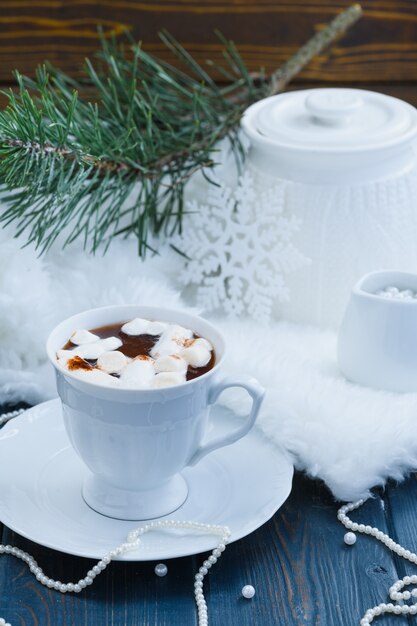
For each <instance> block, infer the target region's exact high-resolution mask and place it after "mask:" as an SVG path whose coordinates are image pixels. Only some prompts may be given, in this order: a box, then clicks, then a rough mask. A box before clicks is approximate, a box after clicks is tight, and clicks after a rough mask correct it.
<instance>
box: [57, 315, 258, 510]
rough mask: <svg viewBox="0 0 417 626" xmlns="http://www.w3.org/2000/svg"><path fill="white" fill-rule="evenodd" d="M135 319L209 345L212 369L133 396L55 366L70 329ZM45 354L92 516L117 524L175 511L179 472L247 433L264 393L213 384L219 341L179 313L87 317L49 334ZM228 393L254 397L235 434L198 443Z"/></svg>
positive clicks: (197, 320) (204, 325)
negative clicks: (83, 470)
mask: <svg viewBox="0 0 417 626" xmlns="http://www.w3.org/2000/svg"><path fill="white" fill-rule="evenodd" d="M135 317H142V318H145V319H150V320H160V321H163V322H171V323H176V324H181V325H182V326H185V327H186V328H190V329H191V330H193V331H194V332H195V333H197V334H198V335H200V336H202V337H204V338H206V339H208V340H209V341H210V342H211V343H212V344H213V346H214V350H215V354H216V363H215V366H214V367H213V368H212V369H211V370H210V371H209V372H207V373H206V374H203V375H202V376H200V377H198V378H195V379H193V380H190V381H187V382H185V383H183V384H180V385H176V386H173V387H166V388H162V389H140V390H137V389H120V388H112V387H104V386H101V385H97V384H94V383H90V382H85V381H84V380H79V379H77V378H75V377H74V375H73V374H72V373H71V372H69V371H68V370H66V369H64V368H63V367H62V366H60V365H59V363H58V361H57V359H56V351H57V350H59V349H60V348H62V347H63V346H64V344H65V343H66V342H67V340H68V338H69V337H70V335H71V334H72V332H73V331H74V330H75V329H77V328H87V329H91V328H97V327H100V326H106V325H108V324H115V323H117V322H122V321H127V320H130V319H133V318H135ZM47 352H48V356H49V359H50V360H51V362H52V364H53V366H54V368H55V371H56V377H57V388H58V393H59V395H60V397H61V401H62V407H63V415H64V423H65V427H66V430H67V433H68V436H69V439H70V441H71V443H72V445H73V447H74V448H75V450H76V451H77V453H78V455H79V456H80V457H81V459H82V460H83V461H84V463H85V465H86V466H87V467H88V468H89V470H90V472H91V473H90V475H89V476H88V478H87V479H86V481H85V482H84V485H83V497H84V499H85V501H86V502H87V504H88V505H89V506H90V507H91V508H93V509H94V510H96V511H98V512H99V513H102V514H104V515H107V516H109V517H114V518H117V519H124V520H142V519H151V518H155V517H160V516H162V515H166V514H168V513H171V512H172V511H175V510H176V509H177V508H178V507H180V506H181V504H182V503H183V502H184V501H185V499H186V498H187V493H188V487H187V484H186V482H185V480H184V478H183V477H182V475H181V473H180V472H181V470H183V469H184V468H185V467H186V466H189V465H195V464H196V463H198V462H199V461H200V460H201V459H202V458H203V457H204V456H206V454H209V453H210V452H212V451H213V450H216V449H217V448H221V447H223V446H228V445H230V444H232V443H234V442H235V441H237V440H238V439H240V438H241V437H243V436H244V435H246V433H248V432H249V430H250V429H251V428H252V426H253V425H254V423H255V420H256V418H257V415H258V413H259V409H260V406H261V403H262V399H263V396H264V393H265V392H264V389H263V388H262V387H261V386H260V385H259V383H257V382H256V381H255V380H254V379H247V380H242V379H238V380H234V379H230V378H226V379H224V380H219V376H218V375H219V369H220V367H221V364H222V362H223V357H224V352H225V343H224V339H223V337H222V335H221V334H220V333H219V331H218V330H217V329H216V328H215V327H214V326H212V325H211V324H210V323H209V322H207V321H206V320H204V319H202V318H201V317H196V316H192V315H188V314H186V313H182V312H180V311H171V310H167V309H160V308H157V307H144V306H136V305H126V306H110V307H105V308H100V309H93V310H90V311H85V312H83V313H79V314H78V315H74V316H73V317H70V318H69V319H67V320H65V321H63V322H61V324H59V325H58V326H57V327H56V328H55V329H54V330H53V331H52V333H51V334H50V336H49V338H48V341H47ZM228 387H242V388H243V389H246V391H247V392H248V393H249V395H250V396H251V398H252V408H251V411H250V413H249V415H248V416H247V418H246V420H245V421H244V422H243V424H241V425H240V426H239V427H238V428H236V430H234V431H232V432H231V433H228V434H226V435H223V436H217V437H216V436H214V437H213V438H212V439H211V440H210V441H209V442H208V443H206V444H205V445H201V442H202V440H203V437H204V435H205V433H206V430H207V423H208V414H209V406H210V405H211V404H213V403H214V402H215V401H216V400H217V398H218V396H219V395H220V394H221V392H222V391H223V390H224V389H227V388H228Z"/></svg>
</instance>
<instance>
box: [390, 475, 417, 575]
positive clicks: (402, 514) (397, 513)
mask: <svg viewBox="0 0 417 626" xmlns="http://www.w3.org/2000/svg"><path fill="white" fill-rule="evenodd" d="M416 489H417V475H416V474H413V475H412V476H411V477H410V478H409V479H408V480H407V481H405V482H403V483H400V484H399V485H395V484H391V485H390V486H389V487H388V488H387V495H386V498H385V500H386V514H387V519H388V524H389V530H390V536H391V537H392V538H393V539H394V540H395V541H396V542H398V543H400V544H401V545H402V546H403V547H404V548H406V549H407V550H411V551H412V552H417V532H416V530H417V525H416V519H417V515H416V511H417V500H416ZM394 558H395V561H396V566H397V570H398V572H399V577H401V578H402V577H403V576H406V575H410V574H415V573H416V567H415V565H412V564H411V563H410V562H409V561H406V560H405V559H403V558H401V557H398V556H395V557H394Z"/></svg>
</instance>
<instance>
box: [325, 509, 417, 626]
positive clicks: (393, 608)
mask: <svg viewBox="0 0 417 626" xmlns="http://www.w3.org/2000/svg"><path fill="white" fill-rule="evenodd" d="M364 502H365V500H357V501H356V502H350V503H349V504H345V505H344V506H342V507H341V508H340V509H339V510H338V512H337V519H338V520H339V521H340V522H341V523H342V524H343V526H344V527H345V528H347V529H348V530H350V531H352V532H358V533H364V534H366V535H371V536H372V537H375V539H377V540H378V541H380V542H381V543H383V544H384V545H386V546H387V548H388V549H389V550H391V551H392V552H395V554H398V556H401V557H403V558H404V559H407V560H408V561H410V562H411V563H415V564H416V565H417V554H415V553H414V552H411V551H410V550H406V549H405V548H403V546H401V545H400V544H399V543H396V542H395V541H394V540H393V539H391V537H390V536H389V535H387V534H386V533H384V532H382V531H381V530H379V529H378V528H376V527H375V526H368V525H365V524H357V523H356V522H353V521H352V520H351V519H350V518H349V517H348V515H347V513H350V512H351V511H354V510H355V509H358V508H359V507H360V506H362V505H363V504H364ZM407 585H417V576H416V575H414V576H404V578H401V579H400V580H397V581H396V582H395V583H394V584H393V585H391V587H390V588H389V597H390V598H391V600H393V601H394V602H403V601H404V600H410V598H417V588H415V589H412V590H411V591H402V589H404V587H405V586H407ZM385 613H394V614H395V615H417V604H413V605H408V604H393V603H392V602H389V603H385V602H381V603H380V604H378V605H376V606H374V607H372V608H371V609H368V610H367V611H366V613H365V615H364V616H363V618H362V619H361V620H360V622H359V624H360V626H369V624H371V623H372V622H373V620H374V618H375V617H377V616H378V615H384V614H385Z"/></svg>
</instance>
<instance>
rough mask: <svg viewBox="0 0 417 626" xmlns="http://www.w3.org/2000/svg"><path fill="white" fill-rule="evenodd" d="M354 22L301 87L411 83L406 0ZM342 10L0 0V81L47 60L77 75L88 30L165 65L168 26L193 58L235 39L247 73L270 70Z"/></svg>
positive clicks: (273, 4) (414, 19) (414, 21)
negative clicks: (135, 46) (126, 35)
mask: <svg viewBox="0 0 417 626" xmlns="http://www.w3.org/2000/svg"><path fill="white" fill-rule="evenodd" d="M362 5H363V8H364V12H365V13H364V17H363V19H362V20H361V21H360V22H359V23H358V24H357V25H356V26H355V27H354V28H353V29H352V30H351V31H350V32H349V33H347V35H346V36H345V37H343V38H342V39H341V40H340V42H339V43H338V44H337V45H335V46H334V47H333V48H332V50H331V52H329V53H326V54H323V55H321V56H320V57H318V58H316V59H314V60H313V61H312V63H311V64H310V65H309V67H308V68H306V69H305V70H304V72H303V73H302V75H301V78H302V79H304V80H314V81H316V80H320V81H325V82H334V81H342V82H345V81H347V82H352V81H358V82H361V83H363V82H367V83H369V82H382V81H389V82H393V83H398V82H401V81H410V80H412V81H416V80H417V78H416V77H417V71H416V70H417V4H416V2H415V0H402V1H398V2H397V1H394V0H391V1H389V0H364V1H363V2H362ZM345 7H346V2H345V1H340V2H339V1H338V2H330V1H327V2H323V1H318V0H294V1H290V0H287V1H279V2H278V0H262V1H261V2H254V1H253V0H235V1H234V2H227V1H226V0H223V1H221V0H203V1H201V2H200V1H197V0H165V1H164V2H162V3H155V2H151V1H150V0H142V1H139V2H137V1H134V0H120V1H118V2H117V1H116V0H72V1H71V2H65V3H64V2H61V1H60V0H35V1H32V0H1V1H0V41H1V46H0V83H5V82H9V81H10V75H11V71H12V70H13V69H14V68H18V69H19V70H20V71H22V72H23V73H26V74H31V75H32V74H33V72H34V68H35V67H36V65H37V64H39V63H41V62H43V61H44V60H45V59H48V60H49V61H51V62H52V63H54V64H56V65H57V66H59V67H61V68H62V69H63V70H65V71H67V72H69V73H71V74H73V75H76V76H79V75H80V67H81V65H82V63H83V59H84V57H85V56H91V55H92V54H94V52H95V50H96V49H97V47H98V40H97V30H96V26H97V24H101V25H102V27H103V29H104V32H105V33H106V35H107V36H108V35H110V33H111V32H112V31H113V32H115V33H119V34H120V33H121V32H122V31H123V30H124V29H125V28H127V29H128V30H130V32H131V33H132V35H133V36H134V37H135V38H136V39H138V40H139V39H141V40H143V42H144V44H145V48H146V50H148V51H150V52H154V53H155V54H157V55H158V56H161V57H162V58H164V59H168V60H172V57H171V55H170V54H169V53H168V52H167V51H166V49H165V48H164V46H163V45H162V44H161V43H160V41H159V40H158V37H157V31H158V30H160V29H162V28H167V29H168V30H169V31H170V32H171V33H172V34H173V35H174V36H175V37H177V38H178V39H179V40H180V41H181V42H182V43H183V44H184V45H185V46H186V47H187V48H188V49H189V50H190V52H191V53H192V54H193V55H194V56H195V58H196V60H198V61H200V62H203V61H204V60H205V59H206V58H212V59H213V60H214V61H218V62H221V48H220V45H219V43H218V41H217V40H216V38H215V37H214V35H213V33H214V30H215V29H220V30H221V31H222V32H223V33H224V35H225V36H226V37H228V38H231V39H234V40H235V42H236V44H237V45H238V47H239V49H240V50H241V52H242V55H243V57H244V59H245V61H246V63H247V64H248V67H249V68H250V70H252V71H257V70H258V69H259V67H261V66H264V67H265V68H266V70H267V71H268V72H270V71H272V70H273V69H274V68H276V67H277V66H279V65H280V64H281V63H282V62H283V61H284V60H285V59H287V58H288V57H289V56H290V55H291V54H292V53H293V52H294V51H295V50H296V49H297V47H299V46H300V45H301V44H302V43H304V42H305V41H306V40H307V39H308V38H309V37H310V36H311V35H312V33H313V32H314V28H321V27H322V26H323V25H324V24H325V23H326V22H328V21H329V20H331V19H332V18H333V17H334V16H335V15H336V14H337V13H338V12H339V11H340V10H342V9H343V8H345Z"/></svg>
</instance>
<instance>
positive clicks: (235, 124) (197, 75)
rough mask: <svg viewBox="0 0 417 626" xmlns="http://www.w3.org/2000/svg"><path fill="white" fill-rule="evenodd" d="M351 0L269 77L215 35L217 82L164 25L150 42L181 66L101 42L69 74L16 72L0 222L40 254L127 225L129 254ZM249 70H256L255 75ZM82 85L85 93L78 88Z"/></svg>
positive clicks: (337, 23) (179, 207) (121, 231)
mask: <svg viewBox="0 0 417 626" xmlns="http://www.w3.org/2000/svg"><path fill="white" fill-rule="evenodd" d="M359 13H360V9H358V7H357V5H355V6H354V7H351V8H350V9H348V11H346V12H344V13H342V14H341V15H340V16H339V17H338V18H336V19H335V20H334V21H333V22H332V24H330V25H329V26H328V27H327V28H326V29H324V30H323V31H321V32H320V33H318V34H317V35H315V36H314V37H313V38H312V40H311V41H310V42H309V43H307V44H306V45H305V46H303V48H301V49H300V51H299V52H298V53H297V54H296V55H295V56H294V57H293V59H290V60H289V61H288V62H287V63H286V64H285V65H284V66H283V67H282V68H281V69H280V70H278V71H277V72H275V73H274V74H273V75H272V77H271V79H270V81H267V80H266V79H264V77H263V75H262V74H260V75H257V76H254V75H252V74H251V73H249V71H248V70H247V68H246V67H245V65H244V63H243V61H242V59H241V57H240V55H239V53H238V51H237V49H236V47H235V45H234V44H233V42H229V41H226V40H225V39H224V38H223V37H222V36H221V35H219V37H220V39H221V41H222V44H223V56H224V60H225V67H222V68H221V69H222V71H223V73H224V75H225V76H227V77H228V80H229V84H228V85H227V86H219V85H217V84H216V83H215V82H214V81H213V80H212V79H211V77H210V76H209V74H208V73H207V72H206V70H205V69H204V68H203V67H201V66H200V65H198V64H197V63H196V62H195V60H194V59H193V58H192V57H191V56H190V55H189V53H188V52H187V51H186V50H184V48H183V47H182V46H181V45H180V44H179V43H178V42H176V41H175V40H174V39H173V38H172V37H171V36H170V35H169V34H168V33H166V32H163V33H161V38H162V41H163V42H164V43H165V45H166V46H167V47H168V48H169V49H170V50H171V51H172V52H173V53H174V54H175V55H176V56H177V58H178V59H179V60H180V61H181V62H182V64H183V65H184V67H185V69H186V71H181V70H180V69H178V68H175V67H173V66H171V65H169V64H168V63H166V62H163V61H159V60H157V59H156V58H155V57H153V56H152V55H149V54H148V53H146V52H145V51H144V50H143V49H142V48H141V46H140V45H139V44H136V43H134V42H130V45H129V48H128V50H127V51H126V50H125V48H124V46H123V45H121V44H120V43H118V42H117V41H110V42H109V41H106V40H105V39H104V38H103V39H102V49H101V52H100V54H99V63H98V64H94V63H93V62H92V61H90V60H88V59H87V60H86V67H85V72H86V77H85V81H83V82H82V83H78V82H76V81H74V80H73V79H71V78H70V77H68V76H66V75H65V74H63V73H62V72H60V71H58V70H56V69H54V68H52V67H48V68H46V67H40V68H38V70H37V73H36V78H35V80H29V79H25V78H23V77H22V76H20V75H19V74H18V73H17V74H16V78H17V82H18V88H19V89H18V93H17V94H15V93H14V92H13V91H12V90H10V91H9V92H7V94H6V95H7V96H8V99H9V104H8V106H7V107H6V108H5V109H4V110H3V111H1V112H0V180H1V184H2V190H3V191H5V192H6V194H7V195H6V198H5V201H6V206H7V208H6V210H5V211H4V212H3V213H2V215H1V216H0V221H1V222H3V223H4V224H9V223H14V224H15V226H16V236H20V235H22V234H24V236H25V237H26V239H27V241H28V242H34V243H35V244H36V246H37V247H38V248H39V250H40V252H43V251H45V250H46V249H48V247H50V246H51V245H52V243H53V242H54V241H55V240H56V238H57V237H58V236H59V235H60V234H61V233H63V237H64V244H70V243H72V242H73V241H74V240H75V239H77V238H79V237H81V238H83V240H84V245H85V247H86V248H88V249H89V250H91V251H93V252H94V251H96V250H97V249H98V248H100V247H102V246H103V245H104V246H107V245H108V244H109V243H110V241H111V239H112V238H113V237H114V236H117V235H125V236H127V235H130V234H133V235H134V236H136V238H137V240H138V252H139V254H140V255H144V254H145V252H146V250H147V249H149V248H150V244H149V236H150V235H151V234H164V235H165V236H166V237H169V236H170V235H171V234H172V233H174V232H175V231H180V230H181V225H182V217H183V215H184V203H183V196H184V187H185V185H186V183H187V181H188V180H189V178H190V177H191V176H192V175H193V174H194V173H195V172H196V171H201V172H202V173H203V174H204V175H205V174H206V171H207V170H209V169H210V168H212V167H213V165H214V164H215V162H216V151H217V145H218V142H219V140H221V139H223V138H226V137H227V138H229V140H230V143H231V146H232V149H233V151H234V152H235V155H236V158H238V159H239V158H241V157H242V154H243V150H242V146H241V145H240V141H239V135H238V131H239V122H240V119H241V116H242V114H243V112H244V110H245V109H246V107H247V106H249V105H250V104H252V103H253V102H255V101H256V100H258V99H260V98H262V97H265V95H267V94H268V93H272V92H274V93H275V92H276V91H277V90H281V89H282V88H283V87H284V86H285V85H286V84H287V82H288V81H289V80H291V78H292V77H293V76H294V75H295V74H296V73H297V72H298V71H300V69H302V67H303V66H304V65H305V64H306V63H308V62H309V60H310V59H311V58H312V56H314V55H315V54H317V53H319V52H320V51H321V50H322V49H324V48H325V47H327V46H328V45H329V43H330V41H332V40H333V39H334V38H335V37H336V36H338V35H340V33H341V32H343V31H344V30H345V29H346V28H347V27H348V26H349V25H350V24H351V23H353V21H354V20H355V19H357V18H358V16H359ZM260 78H261V79H260ZM86 85H88V86H89V89H90V92H91V93H93V94H94V96H93V98H90V99H89V98H88V97H86V96H85V95H83V92H84V91H85V86H86Z"/></svg>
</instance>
